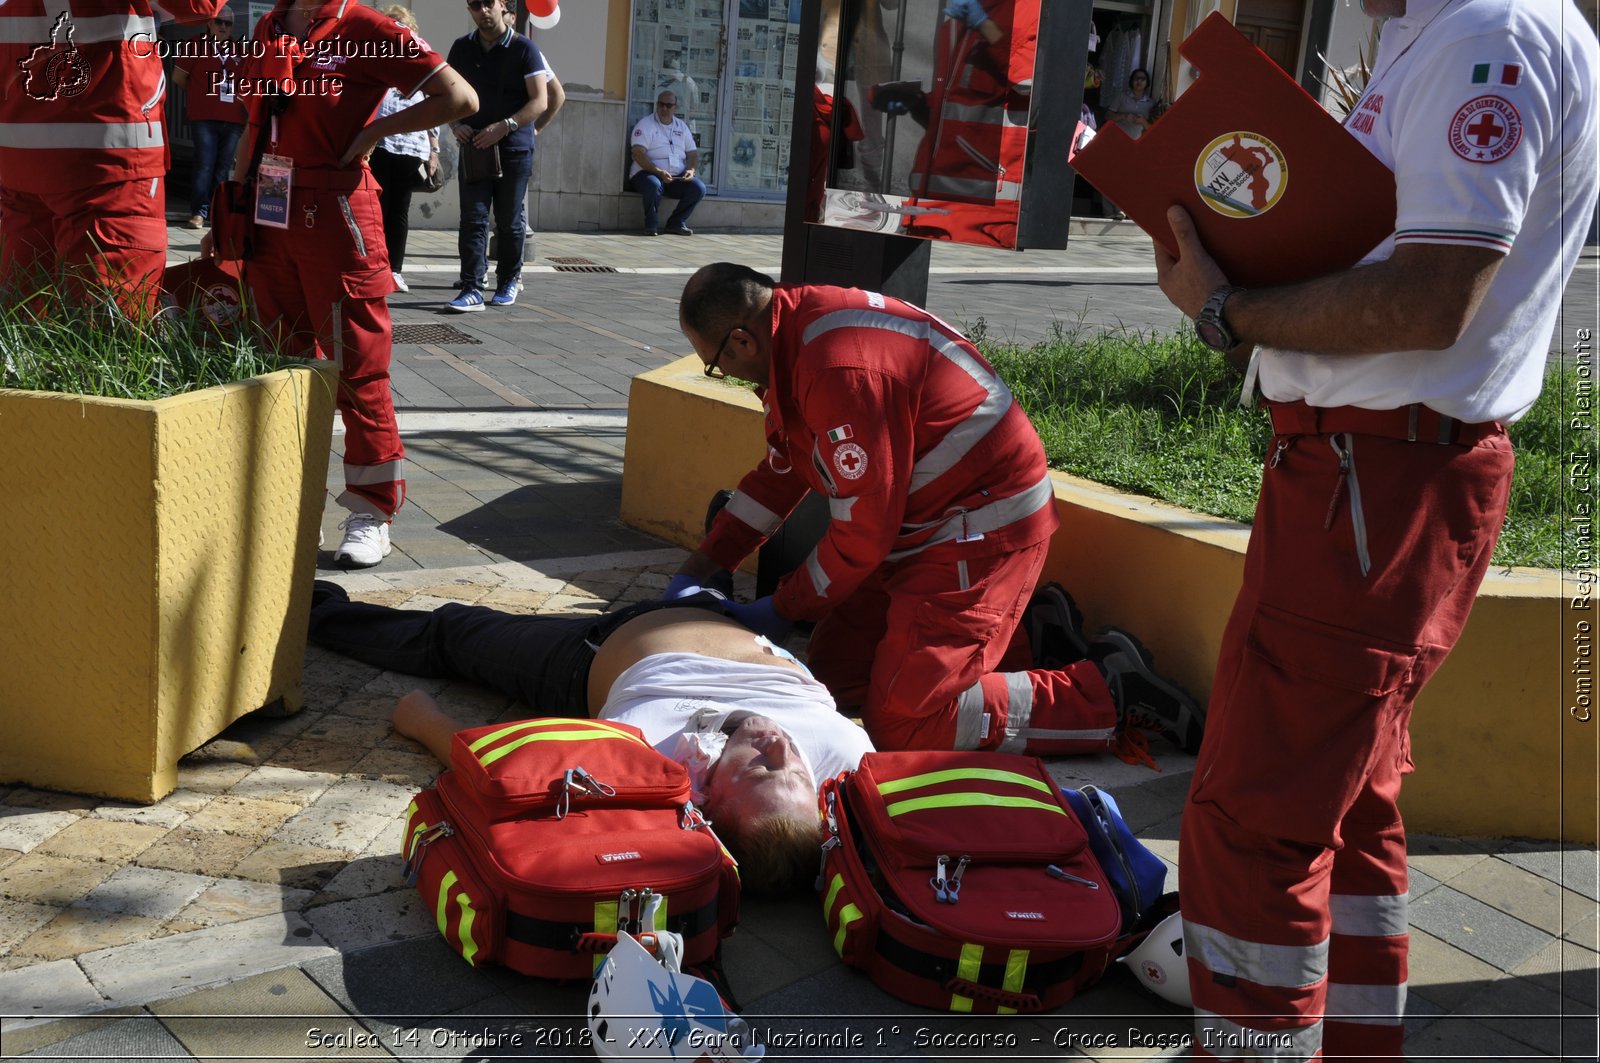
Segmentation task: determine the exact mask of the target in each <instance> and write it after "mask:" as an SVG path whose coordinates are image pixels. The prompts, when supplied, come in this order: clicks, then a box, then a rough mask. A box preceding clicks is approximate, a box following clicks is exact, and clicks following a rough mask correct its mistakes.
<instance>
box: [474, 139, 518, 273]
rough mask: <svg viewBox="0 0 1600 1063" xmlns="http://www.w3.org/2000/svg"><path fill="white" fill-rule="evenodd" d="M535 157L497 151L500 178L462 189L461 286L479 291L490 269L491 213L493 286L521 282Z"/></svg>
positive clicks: (476, 183)
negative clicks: (491, 228)
mask: <svg viewBox="0 0 1600 1063" xmlns="http://www.w3.org/2000/svg"><path fill="white" fill-rule="evenodd" d="M532 176H533V152H531V151H507V150H506V149H505V146H504V145H501V148H500V176H499V177H498V178H495V179H494V180H490V181H474V182H472V183H471V184H468V183H467V182H465V181H460V182H458V183H459V184H460V186H461V233H460V236H459V239H458V247H459V249H460V252H461V287H462V288H463V289H466V288H471V289H472V290H474V291H478V290H480V289H482V287H483V280H484V274H486V273H487V272H488V270H489V216H490V212H491V211H492V212H493V214H494V232H495V239H496V240H497V241H498V242H499V245H500V246H499V248H498V249H497V252H498V253H497V254H496V256H495V287H496V288H499V287H502V286H504V285H505V284H507V283H508V282H510V281H514V280H520V279H521V278H522V244H523V240H524V239H525V238H526V237H527V233H528V179H529V178H530V177H532Z"/></svg>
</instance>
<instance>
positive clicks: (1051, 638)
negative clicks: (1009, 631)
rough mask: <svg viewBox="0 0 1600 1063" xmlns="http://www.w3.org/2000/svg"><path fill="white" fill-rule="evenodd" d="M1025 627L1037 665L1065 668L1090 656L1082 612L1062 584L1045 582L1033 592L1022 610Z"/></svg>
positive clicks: (1040, 666)
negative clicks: (1084, 634)
mask: <svg viewBox="0 0 1600 1063" xmlns="http://www.w3.org/2000/svg"><path fill="white" fill-rule="evenodd" d="M1022 630H1023V631H1025V632H1027V635H1028V645H1029V646H1031V647H1032V648H1033V663H1034V666H1035V667H1038V668H1065V667H1066V666H1067V665H1069V664H1072V663H1073V662H1075V661H1081V660H1083V659H1084V658H1085V657H1087V656H1089V643H1088V641H1087V640H1086V639H1085V638H1084V637H1083V611H1082V610H1081V609H1079V608H1078V603H1077V602H1075V601H1073V600H1072V595H1070V594H1068V593H1067V591H1066V588H1064V587H1062V586H1061V584H1059V583H1046V584H1045V585H1044V586H1043V587H1040V588H1039V589H1038V590H1036V591H1034V592H1033V597H1032V598H1030V599H1028V606H1027V608H1026V609H1024V610H1023V611H1022Z"/></svg>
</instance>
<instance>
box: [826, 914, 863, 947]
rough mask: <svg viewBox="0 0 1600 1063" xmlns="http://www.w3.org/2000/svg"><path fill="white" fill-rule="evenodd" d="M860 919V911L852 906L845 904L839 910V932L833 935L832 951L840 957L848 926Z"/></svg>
mask: <svg viewBox="0 0 1600 1063" xmlns="http://www.w3.org/2000/svg"><path fill="white" fill-rule="evenodd" d="M860 918H861V909H860V908H857V907H856V906H855V905H853V904H847V905H845V906H844V907H843V908H841V909H839V932H838V933H837V934H835V935H833V951H834V952H837V953H838V954H839V955H840V956H843V955H844V938H845V934H847V933H848V932H849V930H850V924H851V923H853V922H855V921H856V920H857V919H860Z"/></svg>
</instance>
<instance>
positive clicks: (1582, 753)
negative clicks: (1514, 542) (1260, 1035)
mask: <svg viewBox="0 0 1600 1063" xmlns="http://www.w3.org/2000/svg"><path fill="white" fill-rule="evenodd" d="M763 453H764V444H763V441H762V436H761V409H760V404H759V403H758V402H757V401H756V399H755V396H754V395H752V394H751V393H750V392H749V391H747V390H744V389H740V388H734V387H731V386H729V385H727V384H719V383H717V382H715V381H711V380H707V379H706V378H705V377H704V375H703V374H702V373H701V364H700V361H699V359H698V358H695V357H693V356H692V355H691V356H690V357H687V358H684V359H682V360H680V361H678V362H674V363H673V364H671V365H668V366H663V367H662V368H660V369H657V370H653V371H651V372H649V373H644V374H641V375H640V376H638V377H636V378H635V379H634V382H633V389H632V392H631V394H630V396H629V402H628V441H627V451H626V455H625V459H624V470H623V483H622V518H623V520H624V521H626V522H627V523H628V524H631V525H632V526H634V527H636V528H639V529H641V530H643V531H648V532H651V533H652V534H655V535H659V536H661V537H662V538H664V539H669V540H671V541H673V542H676V543H679V544H681V545H684V546H688V547H692V546H694V545H696V544H698V543H699V541H700V535H701V527H702V522H703V520H704V515H705V506H706V502H707V500H708V499H709V498H710V497H711V494H712V492H713V491H715V490H716V489H718V488H721V487H732V486H734V485H735V484H736V483H737V482H738V480H739V477H740V476H742V475H743V474H744V473H745V472H747V471H748V470H749V469H750V468H751V467H752V466H754V464H755V463H756V462H757V461H758V460H760V459H761V457H762V455H763ZM1054 478H1055V482H1056V507H1057V511H1058V512H1059V514H1060V516H1061V530H1060V531H1059V532H1057V534H1056V536H1055V539H1054V540H1053V541H1052V543H1051V549H1050V556H1049V560H1048V561H1047V562H1046V564H1045V574H1044V578H1045V579H1054V580H1058V581H1060V582H1061V583H1062V584H1063V585H1064V586H1066V587H1068V588H1069V589H1070V590H1071V591H1072V594H1073V596H1074V597H1075V598H1076V599H1077V600H1078V602H1079V604H1080V605H1081V606H1082V607H1083V609H1084V612H1085V613H1086V614H1087V617H1088V624H1089V627H1090V629H1091V630H1095V629H1098V628H1099V627H1101V626H1104V625H1107V624H1115V625H1118V626H1122V627H1127V628H1129V629H1130V630H1132V631H1134V632H1136V633H1137V634H1138V635H1139V637H1140V638H1141V639H1142V640H1143V641H1144V642H1145V643H1146V645H1148V646H1149V647H1150V649H1151V650H1152V651H1153V652H1154V653H1155V654H1156V657H1157V659H1158V661H1159V663H1160V667H1161V669H1162V671H1163V672H1166V673H1168V674H1170V675H1172V676H1173V677H1174V678H1176V679H1177V680H1178V681H1179V682H1181V683H1183V684H1184V685H1185V686H1186V687H1187V688H1188V689H1189V690H1190V691H1192V692H1193V693H1194V694H1195V695H1196V696H1197V697H1201V698H1204V697H1205V696H1206V695H1207V694H1208V693H1209V691H1210V689H1211V679H1212V670H1213V668H1214V667H1215V664H1216V655H1217V650H1218V646H1219V644H1220V642H1221V637H1222V628H1223V625H1224V623H1225V621H1226V620H1227V617H1228V612H1229V610H1230V608H1231V607H1232V604H1233V599H1234V596H1235V594H1236V593H1237V592H1238V588H1239V582H1240V579H1241V578H1242V573H1243V562H1244V548H1245V543H1246V542H1247V540H1248V538H1249V529H1248V528H1247V527H1245V526H1243V525H1240V524H1236V523H1234V522H1232V521H1226V520H1221V519H1219V518H1216V517H1208V516H1204V515H1202V514H1198V513H1191V512H1189V511H1187V510H1182V509H1178V508H1176V507H1174V506H1168V505H1164V504H1162V503H1159V502H1154V501H1151V500H1149V499H1146V498H1140V497H1136V496H1133V495H1127V494H1123V493H1122V492H1119V491H1115V490H1112V489H1110V488H1107V487H1104V486H1102V485H1100V484H1096V483H1091V482H1089V481H1086V480H1080V479H1078V478H1076V477H1071V476H1067V475H1064V474H1060V473H1057V474H1054ZM1581 587H1582V585H1580V584H1578V583H1577V581H1576V580H1574V579H1572V578H1571V577H1568V578H1566V579H1563V576H1562V574H1561V573H1559V572H1553V571H1548V570H1543V569H1497V570H1493V571H1491V572H1490V574H1489V576H1488V578H1487V579H1486V580H1485V582H1484V585H1483V589H1482V590H1481V591H1480V592H1479V595H1478V602H1477V605H1476V607H1475V608H1474V610H1473V614H1472V619H1471V621H1469V623H1468V625H1467V628H1466V631H1465V632H1464V633H1463V635H1462V638H1461V641H1460V643H1459V644H1458V645H1457V646H1456V649H1455V652H1454V653H1452V654H1451V656H1450V658H1449V660H1448V661H1446V663H1445V665H1444V666H1443V667H1442V668H1441V669H1440V671H1439V673H1438V674H1437V675H1436V676H1435V677H1434V679H1433V681H1432V682H1431V683H1430V684H1429V685H1428V687H1427V689H1426V690H1425V691H1424V693H1423V696H1422V697H1421V698H1420V699H1419V700H1418V702H1417V705H1416V710H1415V714H1414V717H1413V721H1412V727H1411V739H1412V752H1413V757H1414V759H1415V760H1416V763H1417V765H1418V769H1417V772H1416V774H1414V775H1412V776H1411V777H1410V778H1409V779H1407V781H1406V784H1405V790H1404V792H1403V796H1402V799H1401V804H1402V806H1403V808H1404V810H1405V814H1406V822H1407V825H1408V827H1409V828H1410V829H1411V830H1412V831H1416V832H1431V833H1441V834H1452V835H1491V836H1527V837H1533V838H1542V839H1560V840H1563V841H1570V842H1575V843H1582V844H1593V843H1594V842H1595V841H1597V840H1600V810H1597V808H1596V804H1595V800H1594V795H1595V793H1596V792H1597V791H1596V787H1597V771H1596V764H1597V760H1600V744H1597V743H1600V738H1597V735H1600V724H1597V723H1595V722H1593V721H1590V720H1583V719H1579V718H1578V716H1577V715H1574V714H1573V712H1572V711H1570V710H1571V709H1572V708H1573V707H1574V706H1575V705H1581V704H1587V701H1588V697H1589V696H1592V693H1593V690H1592V685H1591V684H1590V681H1589V679H1588V678H1587V677H1588V676H1591V675H1592V673H1591V672H1589V671H1588V669H1589V668H1590V667H1592V664H1591V663H1589V658H1588V656H1587V655H1588V653H1589V649H1588V647H1589V646H1590V645H1591V643H1592V637H1591V636H1592V629H1591V628H1587V627H1579V625H1580V624H1582V623H1585V622H1587V623H1591V624H1592V623H1593V621H1592V620H1591V619H1590V614H1589V613H1588V612H1587V611H1586V610H1583V609H1576V608H1573V607H1572V601H1573V599H1574V598H1576V597H1581V596H1580V595H1579V594H1578V590H1579V589H1581ZM1575 645H1576V646H1578V647H1579V650H1581V652H1583V654H1584V655H1585V656H1584V658H1583V661H1584V664H1583V668H1582V670H1581V674H1580V675H1576V676H1575V675H1574V674H1573V671H1572V668H1573V663H1574V661H1573V658H1574V655H1575V652H1577V651H1574V646H1575Z"/></svg>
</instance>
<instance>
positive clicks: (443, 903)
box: [433, 871, 456, 941]
mask: <svg viewBox="0 0 1600 1063" xmlns="http://www.w3.org/2000/svg"><path fill="white" fill-rule="evenodd" d="M455 884H456V873H455V872H454V871H446V872H445V873H444V878H443V879H442V880H440V882H439V898H438V900H436V901H435V902H434V908H433V919H434V922H436V923H438V924H439V933H441V934H443V935H444V939H445V940H446V941H449V940H450V931H449V929H448V928H449V926H450V908H449V904H450V887H451V886H454V885H455Z"/></svg>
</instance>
